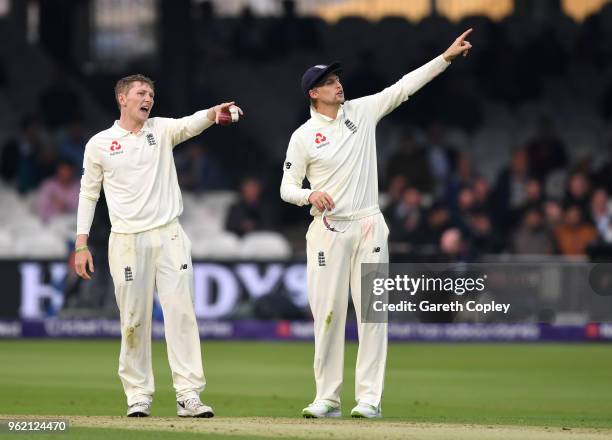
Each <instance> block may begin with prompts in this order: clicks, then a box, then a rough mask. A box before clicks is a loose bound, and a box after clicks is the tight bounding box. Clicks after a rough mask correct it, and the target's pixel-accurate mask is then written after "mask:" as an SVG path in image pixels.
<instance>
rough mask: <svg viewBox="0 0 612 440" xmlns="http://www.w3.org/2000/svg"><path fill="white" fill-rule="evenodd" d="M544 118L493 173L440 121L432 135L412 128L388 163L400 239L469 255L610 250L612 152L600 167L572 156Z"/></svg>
mask: <svg viewBox="0 0 612 440" xmlns="http://www.w3.org/2000/svg"><path fill="white" fill-rule="evenodd" d="M542 125H543V127H542V130H541V132H540V133H539V134H538V135H537V136H535V137H533V138H532V139H530V140H529V141H528V142H527V143H526V144H525V145H523V146H521V147H518V148H516V149H515V150H514V151H513V153H512V158H511V161H510V163H509V164H507V166H505V167H503V168H502V169H501V170H500V172H499V173H498V174H497V176H496V178H495V179H494V180H492V181H490V180H488V179H487V178H486V177H485V176H483V175H482V174H479V172H478V170H476V169H475V168H474V166H473V164H472V162H471V159H470V157H469V155H468V154H467V153H466V152H459V151H458V150H457V149H456V148H454V147H453V146H452V145H451V144H449V143H448V142H447V141H446V140H445V138H444V129H443V127H441V126H440V125H433V126H432V127H431V128H430V131H429V137H428V139H427V141H426V142H425V143H418V142H416V141H415V139H414V137H412V136H411V135H410V134H409V133H407V134H405V135H404V137H403V139H402V141H401V143H400V147H399V148H398V149H397V150H396V151H395V152H394V153H393V154H392V155H391V156H390V158H389V160H388V162H387V168H386V177H387V192H388V196H389V202H388V205H387V206H386V208H385V212H384V213H385V218H386V219H387V222H388V223H389V226H390V230H391V234H390V241H391V243H392V244H393V243H395V244H396V245H400V248H401V249H404V250H405V251H407V252H415V253H417V254H437V253H446V254H456V255H457V256H459V257H462V258H470V257H477V256H481V255H483V254H497V253H514V254H539V255H552V254H561V255H585V254H587V253H595V252H600V251H605V250H606V248H608V247H609V246H610V245H611V244H612V222H611V220H612V211H611V208H612V205H611V203H610V202H611V201H612V199H610V196H609V195H610V192H611V191H612V180H611V179H610V176H611V174H610V172H611V171H612V156H611V157H610V158H608V159H607V161H604V162H600V163H598V164H597V165H598V166H597V169H594V167H593V161H591V160H584V161H581V162H579V163H570V162H569V161H568V155H567V151H566V149H567V147H566V146H565V145H564V143H563V142H562V141H561V140H560V139H559V138H558V137H557V136H556V135H555V133H554V132H553V131H551V130H550V126H549V124H548V122H547V121H543V122H542ZM611 150H612V148H611ZM491 154H494V152H492V153H491ZM405 244H407V245H408V246H406V245H405ZM396 248H397V246H396Z"/></svg>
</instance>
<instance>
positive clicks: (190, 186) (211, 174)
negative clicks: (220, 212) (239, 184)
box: [176, 142, 228, 192]
mask: <svg viewBox="0 0 612 440" xmlns="http://www.w3.org/2000/svg"><path fill="white" fill-rule="evenodd" d="M176 168H177V174H178V178H179V183H180V185H181V187H182V188H184V189H185V190H187V191H194V192H201V191H214V190H219V189H223V188H227V187H228V184H227V179H226V178H225V174H224V172H223V168H222V167H221V164H219V163H218V162H217V161H216V160H215V158H213V157H212V156H211V155H210V152H209V151H208V148H206V146H204V145H202V144H200V143H197V142H192V143H190V144H188V145H185V147H184V148H183V149H182V150H181V151H179V152H177V153H176Z"/></svg>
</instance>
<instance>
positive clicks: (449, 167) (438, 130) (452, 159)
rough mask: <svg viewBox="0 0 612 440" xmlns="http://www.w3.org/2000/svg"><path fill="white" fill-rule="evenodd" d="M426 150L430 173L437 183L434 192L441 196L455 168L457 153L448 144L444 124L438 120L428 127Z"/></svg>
mask: <svg viewBox="0 0 612 440" xmlns="http://www.w3.org/2000/svg"><path fill="white" fill-rule="evenodd" d="M426 151H427V154H428V156H429V167H430V169H431V173H432V175H433V177H434V181H435V182H436V183H437V190H436V193H437V194H438V195H440V196H441V195H443V194H442V193H443V192H444V189H445V188H446V185H447V183H448V179H449V178H450V177H451V175H452V174H453V171H454V170H455V164H456V162H457V153H456V149H455V148H454V147H452V146H451V145H449V144H448V142H447V140H446V131H445V129H444V126H443V125H442V124H440V123H439V122H434V123H432V124H431V125H430V127H429V130H428V141H427V145H426Z"/></svg>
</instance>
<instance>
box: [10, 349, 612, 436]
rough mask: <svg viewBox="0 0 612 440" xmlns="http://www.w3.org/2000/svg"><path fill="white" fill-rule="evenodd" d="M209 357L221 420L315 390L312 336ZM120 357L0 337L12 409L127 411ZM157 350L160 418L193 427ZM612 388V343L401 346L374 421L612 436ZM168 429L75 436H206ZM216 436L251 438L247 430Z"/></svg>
mask: <svg viewBox="0 0 612 440" xmlns="http://www.w3.org/2000/svg"><path fill="white" fill-rule="evenodd" d="M356 348H357V347H356V345H355V344H348V345H347V350H346V355H345V365H346V368H345V386H344V391H343V413H344V414H349V412H350V409H351V408H352V406H353V405H354V403H353V402H354V386H353V385H354V372H353V369H354V364H355V358H356ZM203 352H204V361H205V371H206V377H207V381H208V385H207V388H206V390H205V392H204V393H203V395H202V400H204V401H205V402H206V403H209V404H210V405H212V406H213V407H214V408H215V410H216V413H217V416H219V418H220V419H222V418H227V417H232V418H236V419H235V420H239V419H238V418H246V417H249V418H250V417H278V418H295V419H298V418H299V415H300V411H301V409H302V408H303V407H304V406H305V405H306V404H307V403H309V402H310V401H311V400H312V399H313V397H314V383H313V377H312V367H311V366H312V354H313V345H312V344H311V343H257V342H206V343H205V344H204V345H203ZM118 353H119V341H42V340H32V341H24V340H17V341H0V414H1V415H3V416H7V415H64V416H67V418H69V417H68V416H122V415H123V414H124V412H125V399H124V395H123V391H122V388H121V384H120V381H119V378H118V377H117V374H116V371H117V358H118ZM153 355H154V358H153V368H154V371H155V382H156V388H157V392H156V395H155V400H154V405H153V416H154V417H152V418H151V419H149V420H153V419H154V418H163V417H169V418H174V419H176V420H177V421H178V422H181V421H179V420H178V419H177V418H176V415H175V404H174V393H173V389H172V386H171V377H170V370H169V367H168V363H167V359H166V349H165V344H164V343H162V342H158V343H155V344H154V351H153ZM611 390H612V347H610V346H607V345H561V344H555V345H553V344H546V345H545V344H533V345H526V344H525V345H523V344H498V345H484V344H390V346H389V357H388V363H387V376H386V387H385V394H384V400H383V414H384V420H382V421H374V422H367V423H370V424H372V423H374V424H378V425H375V426H381V427H382V426H384V424H386V423H389V424H391V425H389V426H392V424H393V423H394V422H425V423H432V424H446V423H453V424H477V425H519V426H523V425H530V426H541V427H546V428H561V427H565V428H571V429H576V428H598V429H605V430H606V431H607V429H610V428H612V392H611ZM124 420H128V419H126V418H124ZM170 420H173V419H170ZM213 420H214V419H213ZM240 420H242V419H240ZM266 420H267V419H266ZM279 420H282V419H279ZM323 422H327V421H323ZM345 422H346V423H360V422H358V421H352V420H346V421H345ZM267 423H268V422H267ZM271 423H273V422H271ZM300 423H302V421H300ZM343 423H344V422H343ZM381 424H382V425H381ZM168 426H170V424H168ZM160 432H161V431H155V430H154V431H146V432H143V431H133V430H130V431H128V430H109V429H106V428H105V429H102V428H79V427H75V428H72V430H71V433H70V438H98V437H100V438H102V437H104V438H108V437H111V438H145V437H146V438H147V439H154V438H158V437H156V435H158V434H159V435H160V437H159V438H161V437H162V436H163V438H185V439H187V438H192V437H194V435H195V434H193V433H189V432H176V433H173V434H171V436H169V435H170V434H168V433H161V434H160ZM610 433H611V436H612V431H610ZM162 434H163V435H162ZM222 434H223V435H222ZM215 435H216V437H215V438H232V439H239V438H243V437H241V433H240V431H237V432H234V433H232V432H229V433H225V434H224V433H223V432H219V433H217V434H215ZM226 435H227V437H226ZM20 438H26V436H24V435H22V436H20ZM32 438H40V437H39V435H33V436H32ZM207 438H212V437H210V436H208V437H207ZM244 438H254V437H253V436H252V435H251V436H246V437H244Z"/></svg>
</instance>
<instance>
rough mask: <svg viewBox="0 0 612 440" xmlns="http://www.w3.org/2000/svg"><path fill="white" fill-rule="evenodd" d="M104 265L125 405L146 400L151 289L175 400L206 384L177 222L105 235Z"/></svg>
mask: <svg viewBox="0 0 612 440" xmlns="http://www.w3.org/2000/svg"><path fill="white" fill-rule="evenodd" d="M108 254H109V255H108V261H109V265H110V271H111V274H112V277H113V281H114V284H115V297H116V299H117V305H118V306H119V312H120V316H121V353H120V355H119V377H120V378H121V382H122V383H123V389H124V390H125V394H126V396H127V403H128V405H133V404H134V403H137V402H141V401H143V400H148V401H151V400H152V399H153V392H154V391H155V385H154V381H153V368H152V365H151V319H152V311H153V295H154V291H155V289H157V293H158V295H159V301H160V304H161V307H162V311H163V313H164V331H165V335H166V345H167V348H168V361H169V363H170V369H171V370H172V381H173V383H174V389H175V390H176V396H177V399H180V400H183V399H188V398H192V397H197V396H198V395H199V394H200V393H201V392H202V391H203V390H204V385H205V384H206V382H205V380H204V372H203V369H202V355H201V353H200V336H199V332H198V325H197V321H196V317H195V311H194V306H193V268H192V264H191V242H190V241H189V239H188V238H187V235H186V234H185V232H184V231H183V228H182V227H181V225H180V224H179V222H178V220H174V221H172V222H170V223H168V224H167V225H165V226H162V227H159V228H156V229H152V230H150V231H145V232H140V233H137V234H118V233H114V232H111V234H110V239H109V246H108Z"/></svg>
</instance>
